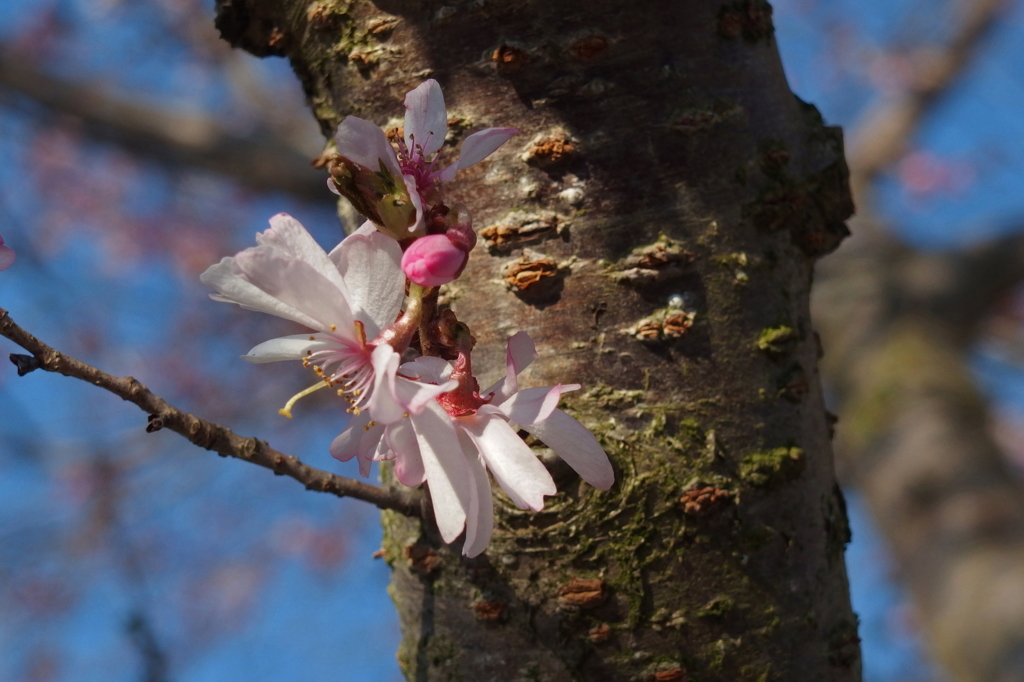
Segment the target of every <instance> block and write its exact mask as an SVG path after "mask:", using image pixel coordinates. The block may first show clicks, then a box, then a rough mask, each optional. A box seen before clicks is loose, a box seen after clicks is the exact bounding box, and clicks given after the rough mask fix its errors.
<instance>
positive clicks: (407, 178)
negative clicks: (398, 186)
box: [402, 175, 426, 232]
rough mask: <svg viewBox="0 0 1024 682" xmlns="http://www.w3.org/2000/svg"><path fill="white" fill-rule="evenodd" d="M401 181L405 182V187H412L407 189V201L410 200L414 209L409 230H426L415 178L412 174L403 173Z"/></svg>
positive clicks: (421, 202) (421, 201) (421, 200)
mask: <svg viewBox="0 0 1024 682" xmlns="http://www.w3.org/2000/svg"><path fill="white" fill-rule="evenodd" d="M402 181H403V182H405V186H406V187H411V188H412V189H411V190H410V191H409V201H411V202H412V205H413V208H415V209H416V220H414V221H413V222H412V225H410V226H409V232H423V231H424V230H426V218H425V217H424V214H423V199H422V198H421V197H420V193H419V192H418V191H417V189H416V188H417V187H418V185H417V183H416V178H415V177H413V176H412V175H403V176H402Z"/></svg>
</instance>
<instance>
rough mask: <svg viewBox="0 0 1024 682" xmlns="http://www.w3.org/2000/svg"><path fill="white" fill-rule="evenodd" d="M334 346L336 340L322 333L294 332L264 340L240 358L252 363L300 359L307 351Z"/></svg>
mask: <svg viewBox="0 0 1024 682" xmlns="http://www.w3.org/2000/svg"><path fill="white" fill-rule="evenodd" d="M336 346H337V342H334V343H332V342H331V341H330V340H328V339H326V338H325V337H324V335H322V334H295V335H293V336H281V337H279V338H276V339H270V340H269V341H264V342H263V343H261V344H259V345H258V346H256V347H254V348H253V349H252V350H250V351H249V352H248V353H246V354H245V355H243V356H242V359H243V360H246V361H248V362H251V363H253V364H254V365H262V364H264V363H267V362H280V361H282V360H301V359H302V358H304V357H306V355H307V354H308V351H314V352H315V351H318V350H323V349H324V348H331V347H336Z"/></svg>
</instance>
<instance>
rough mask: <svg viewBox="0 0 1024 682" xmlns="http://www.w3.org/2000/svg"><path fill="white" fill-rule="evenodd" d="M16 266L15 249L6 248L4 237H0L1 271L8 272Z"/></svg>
mask: <svg viewBox="0 0 1024 682" xmlns="http://www.w3.org/2000/svg"><path fill="white" fill-rule="evenodd" d="M13 264H14V249H12V248H11V247H9V246H4V238H3V235H0V270H6V269H7V268H9V267H11V266H12V265H13Z"/></svg>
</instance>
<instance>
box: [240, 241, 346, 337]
mask: <svg viewBox="0 0 1024 682" xmlns="http://www.w3.org/2000/svg"><path fill="white" fill-rule="evenodd" d="M326 257H327V255H326V254H324V258H326ZM235 264H236V265H237V266H238V268H239V269H240V270H241V271H242V273H243V274H244V275H245V277H246V279H248V280H249V281H250V282H252V283H253V284H254V285H256V286H257V287H259V288H260V289H262V290H263V291H265V292H266V293H268V294H270V295H271V296H273V297H274V298H276V299H278V300H279V301H281V302H283V303H285V304H286V305H288V306H291V307H292V308H294V309H295V310H298V311H300V312H302V313H304V314H305V315H307V316H309V317H311V318H313V319H314V320H316V321H317V322H318V324H316V325H314V328H315V329H320V330H322V331H328V330H330V331H334V332H335V333H337V334H338V335H339V336H342V337H344V338H351V339H354V338H355V326H354V322H355V320H354V318H353V317H352V311H351V309H350V308H349V306H348V300H347V299H346V298H345V295H344V293H343V292H341V291H340V290H339V289H338V287H337V286H335V285H334V283H333V282H330V281H328V280H327V279H325V278H324V277H323V276H322V275H321V274H320V272H319V271H318V270H316V269H314V268H313V266H311V265H309V264H308V263H306V262H305V261H301V260H297V259H295V258H292V257H291V256H287V255H284V254H283V253H282V252H281V251H280V250H278V249H276V248H275V247H273V246H257V247H255V248H252V249H246V250H245V251H243V252H241V253H240V254H238V255H237V256H235ZM331 267H333V265H332V266H331ZM332 327H333V328H332Z"/></svg>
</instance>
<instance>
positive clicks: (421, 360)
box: [398, 355, 452, 384]
mask: <svg viewBox="0 0 1024 682" xmlns="http://www.w3.org/2000/svg"><path fill="white" fill-rule="evenodd" d="M398 370H399V372H401V373H402V374H403V375H404V376H407V377H409V378H410V379H412V378H415V379H421V380H423V381H428V382H430V383H436V384H440V383H443V382H445V381H447V380H448V377H449V376H451V373H452V365H451V363H450V362H448V361H447V360H442V359H441V358H435V357H433V356H431V355H423V356H421V357H418V358H416V359H415V360H413V361H412V362H407V363H405V364H404V365H402V366H401V367H399V368H398Z"/></svg>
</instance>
